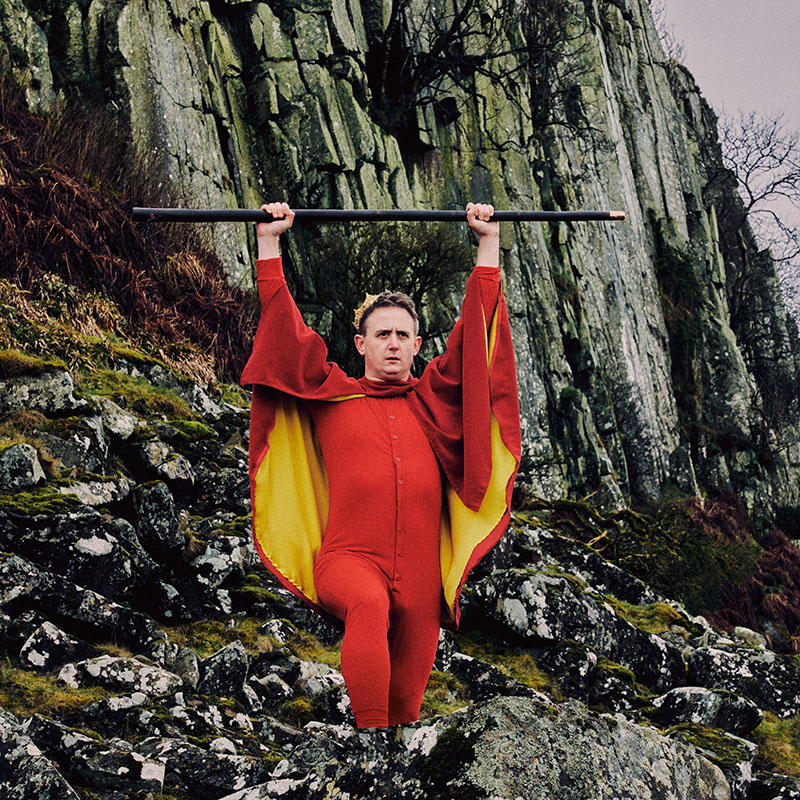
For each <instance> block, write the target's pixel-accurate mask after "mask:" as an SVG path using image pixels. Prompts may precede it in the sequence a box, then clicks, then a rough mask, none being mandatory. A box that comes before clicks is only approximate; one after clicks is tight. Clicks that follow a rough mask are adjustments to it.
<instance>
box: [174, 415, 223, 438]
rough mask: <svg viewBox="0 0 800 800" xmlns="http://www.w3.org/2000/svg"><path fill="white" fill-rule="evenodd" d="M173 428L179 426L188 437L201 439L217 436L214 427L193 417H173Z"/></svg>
mask: <svg viewBox="0 0 800 800" xmlns="http://www.w3.org/2000/svg"><path fill="white" fill-rule="evenodd" d="M170 425H172V427H173V428H177V429H178V430H179V431H180V432H181V433H182V434H183V435H184V436H185V437H186V438H187V439H192V440H195V441H197V440H201V439H210V438H214V437H216V435H217V434H216V433H215V431H214V429H213V428H211V427H209V426H208V425H206V424H204V423H202V422H197V421H196V420H193V419H173V420H171V421H170Z"/></svg>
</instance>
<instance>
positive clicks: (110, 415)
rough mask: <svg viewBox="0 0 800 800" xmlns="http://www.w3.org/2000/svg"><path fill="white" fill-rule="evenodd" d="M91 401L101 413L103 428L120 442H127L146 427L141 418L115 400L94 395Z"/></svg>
mask: <svg viewBox="0 0 800 800" xmlns="http://www.w3.org/2000/svg"><path fill="white" fill-rule="evenodd" d="M91 399H92V402H93V403H94V404H95V405H96V406H97V410H98V411H99V412H100V418H101V419H102V421H103V427H104V428H105V429H106V430H107V431H108V432H109V433H110V434H111V435H112V436H114V437H115V438H116V439H118V440H119V441H122V442H125V441H127V440H128V439H130V438H131V436H133V434H134V432H135V431H137V430H139V429H140V428H144V427H146V424H145V423H144V422H143V421H142V420H140V419H139V417H137V416H136V415H135V414H132V413H131V412H130V411H126V410H125V409H124V408H121V407H120V406H118V405H117V404H116V403H115V402H114V401H113V400H110V399H109V398H107V397H100V396H98V395H93V396H92V398H91Z"/></svg>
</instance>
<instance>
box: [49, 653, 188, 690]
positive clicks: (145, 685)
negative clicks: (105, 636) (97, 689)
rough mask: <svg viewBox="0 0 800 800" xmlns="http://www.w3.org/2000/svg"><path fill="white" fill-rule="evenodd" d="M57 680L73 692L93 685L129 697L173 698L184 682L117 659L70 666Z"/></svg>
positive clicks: (102, 658)
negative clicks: (141, 695) (69, 687)
mask: <svg viewBox="0 0 800 800" xmlns="http://www.w3.org/2000/svg"><path fill="white" fill-rule="evenodd" d="M58 678H59V680H62V681H64V683H66V684H68V685H69V686H72V687H74V688H78V687H79V686H81V685H82V684H84V683H90V684H97V685H100V686H105V687H106V688H107V689H111V690H112V691H117V692H123V693H126V694H131V693H133V692H142V693H143V694H145V695H147V696H148V697H156V696H158V695H162V694H170V693H172V692H177V691H178V690H180V689H181V688H182V687H183V681H182V680H181V678H180V677H179V676H177V675H176V674H175V673H173V672H167V670H164V669H161V668H160V667H151V666H150V665H149V664H144V663H143V662H141V661H138V660H137V659H135V658H121V657H115V656H100V657H98V658H92V659H89V660H87V661H79V662H77V663H75V664H67V665H66V666H64V667H63V668H62V669H61V671H60V672H59V673H58Z"/></svg>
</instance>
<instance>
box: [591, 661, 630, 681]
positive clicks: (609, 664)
mask: <svg viewBox="0 0 800 800" xmlns="http://www.w3.org/2000/svg"><path fill="white" fill-rule="evenodd" d="M597 671H598V672H599V673H603V674H605V675H613V676H614V677H615V678H618V679H619V680H621V681H622V682H623V683H627V684H628V685H629V686H634V685H635V683H636V676H635V675H634V674H633V672H632V671H631V670H629V669H628V668H627V667H623V666H622V664H617V662H616V661H610V660H609V659H607V658H599V659H598V660H597Z"/></svg>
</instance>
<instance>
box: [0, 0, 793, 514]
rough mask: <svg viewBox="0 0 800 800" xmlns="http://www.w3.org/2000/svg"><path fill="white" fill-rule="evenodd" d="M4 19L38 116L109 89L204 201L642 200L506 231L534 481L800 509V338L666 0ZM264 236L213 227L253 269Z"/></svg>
mask: <svg viewBox="0 0 800 800" xmlns="http://www.w3.org/2000/svg"><path fill="white" fill-rule="evenodd" d="M0 9H2V14H0V64H4V65H5V67H6V68H7V69H10V70H11V71H12V72H13V73H14V74H15V75H16V76H18V78H19V79H20V80H21V81H22V82H23V84H24V85H25V87H26V91H27V98H28V102H29V104H30V106H31V107H32V108H35V109H39V110H45V109H47V108H50V107H52V105H53V103H54V102H55V100H56V98H57V97H59V96H66V97H78V98H80V99H81V101H83V102H88V101H89V100H90V99H91V101H92V102H93V103H94V104H99V105H100V106H101V107H103V108H105V109H106V110H107V111H108V112H109V113H110V114H111V115H112V116H113V117H114V118H115V119H116V120H117V121H118V122H119V123H120V124H121V126H122V128H123V129H124V130H125V131H127V132H128V134H129V137H130V140H131V142H132V146H133V147H134V149H135V150H136V152H137V153H138V154H139V157H140V158H146V159H147V163H148V165H149V167H150V169H151V171H152V172H153V173H155V174H159V175H160V176H161V177H160V181H161V183H162V187H163V186H164V185H166V186H168V187H169V188H170V194H171V196H172V197H173V198H178V199H179V200H180V201H183V202H186V203H188V204H192V205H206V206H220V205H221V206H245V207H257V206H258V205H260V203H261V202H262V200H263V198H264V197H265V196H267V195H269V196H275V197H285V198H287V199H288V200H289V201H290V203H291V204H293V205H294V206H296V207H305V206H332V207H364V206H372V207H392V206H410V207H437V206H444V207H463V205H464V202H465V201H466V200H467V199H478V198H481V199H488V200H491V201H492V202H494V204H495V205H496V206H497V207H498V208H509V207H523V208H545V209H562V208H576V207H577V208H592V207H605V208H621V209H623V210H625V211H626V212H627V214H628V220H627V222H626V223H624V224H616V225H602V224H584V225H568V224H561V225H548V226H542V225H525V226H508V227H505V228H504V233H503V243H502V246H503V251H504V258H503V263H504V267H505V272H506V278H507V289H508V295H509V300H510V311H511V314H512V325H513V328H514V335H515V347H516V351H517V357H518V365H519V379H520V390H521V405H522V415H523V435H524V445H525V451H526V461H525V468H526V473H527V475H528V478H529V481H530V482H531V483H532V484H533V485H534V486H535V487H536V490H537V492H538V493H539V494H541V495H544V496H548V497H565V496H569V497H573V498H579V497H584V496H587V495H590V494H593V496H594V497H595V499H596V501H597V502H599V503H601V504H602V505H605V506H606V507H613V506H615V505H622V504H624V499H625V498H628V497H633V498H634V500H635V501H636V502H650V503H652V502H655V501H657V500H658V498H659V497H660V496H661V494H662V493H663V492H669V491H671V490H673V489H674V488H675V487H678V489H679V490H680V491H682V492H686V493H697V492H698V491H699V490H704V489H709V488H715V487H716V488H723V489H728V490H732V491H735V492H737V493H740V494H741V495H742V496H743V497H744V499H745V502H746V504H747V507H748V509H749V510H750V511H751V512H752V513H753V514H754V515H755V516H756V517H757V518H762V517H763V518H765V519H766V520H767V522H769V520H771V519H774V515H775V513H776V511H777V510H778V509H781V508H789V509H791V508H792V507H796V506H797V505H798V503H800V494H799V492H800V490H798V486H800V481H798V469H800V466H798V465H800V456H799V455H798V453H800V449H799V448H798V433H799V432H800V412H799V411H798V397H800V391H798V381H797V376H798V363H799V360H798V359H799V355H800V349H798V342H797V335H796V328H795V326H794V325H793V324H791V323H789V322H787V318H786V314H785V312H784V310H783V303H782V299H781V296H780V291H779V289H778V284H777V281H776V277H775V271H774V268H773V265H772V263H771V261H770V259H769V257H768V256H766V255H765V254H760V253H759V252H758V248H757V247H756V245H755V242H754V240H753V238H752V236H751V235H750V233H749V231H748V229H747V226H746V225H744V224H743V222H742V216H741V205H740V204H739V203H738V201H737V199H736V194H735V186H734V184H733V182H732V180H731V178H730V175H728V173H726V171H725V170H724V169H723V167H722V163H721V159H720V156H719V148H718V145H717V129H716V120H715V117H714V114H713V113H712V112H711V110H710V109H709V108H708V107H707V105H706V104H705V102H704V100H703V98H702V96H701V94H700V91H699V90H698V88H697V87H696V86H695V84H694V81H693V80H692V78H691V76H690V75H689V74H688V73H687V72H686V70H684V69H683V68H682V67H681V66H680V65H679V64H676V63H674V62H673V61H671V60H670V59H668V58H667V57H666V56H665V54H664V52H663V50H662V47H661V44H660V42H659V40H658V36H657V34H656V31H655V29H654V26H653V23H652V19H651V15H650V9H649V5H648V2H647V0H613V2H611V1H609V2H596V1H595V0H548V1H547V2H542V3H538V2H537V3H523V4H522V5H518V4H514V3H512V2H511V1H510V0H491V1H490V2H488V3H483V2H481V3H478V2H477V1H476V0H464V2H463V3H457V4H450V3H448V2H444V1H442V2H438V0H437V2H427V0H426V2H417V0H402V2H395V3H388V2H383V0H381V1H380V2H379V0H274V1H273V0H270V1H269V2H261V3H237V2H210V3H209V2H206V1H205V0H181V2H177V0H125V1H124V2H117V3H106V2H103V0H87V2H75V1H74V0H41V1H39V0H37V2H26V0H2V2H0ZM134 202H135V201H134ZM135 204H137V205H145V203H144V202H143V201H141V200H140V201H139V202H135ZM251 236H252V232H250V231H247V230H246V229H244V228H243V227H241V228H239V227H236V226H235V225H219V226H216V227H214V229H213V231H210V232H209V233H208V237H209V241H210V242H211V244H212V246H213V247H214V248H215V249H216V252H218V254H219V255H220V257H221V258H222V260H223V262H224V263H225V265H226V268H227V270H228V274H229V276H230V280H231V281H232V282H233V283H234V284H236V285H239V284H241V285H245V284H247V283H248V281H249V280H250V279H251V267H252V265H251V259H250V255H249V253H250V247H249V246H250V244H251V239H249V238H248V237H251ZM335 236H336V237H337V238H338V239H341V238H342V231H341V229H337V233H336V234H335ZM320 238H321V234H320V232H319V230H318V229H312V228H310V227H309V228H305V229H302V230H296V231H293V234H292V238H291V242H290V244H289V251H290V253H289V255H290V261H291V264H290V269H291V272H292V274H293V275H294V278H295V283H296V284H297V285H298V286H299V287H301V289H302V294H303V298H302V299H303V300H304V301H305V302H306V305H307V306H308V307H309V309H311V310H313V309H316V311H317V312H318V316H319V317H320V319H321V320H322V321H323V322H325V321H326V320H327V322H328V323H330V312H329V309H328V306H327V304H326V303H327V300H328V296H329V287H330V285H331V280H330V276H329V275H327V276H326V274H325V272H324V270H322V268H321V267H320V264H319V261H320V259H321V258H323V256H322V255H320ZM323 249H324V248H323ZM322 263H323V264H324V259H323V262H322ZM468 267H469V265H468V264H457V265H455V267H454V268H455V269H467V268H468ZM365 282H366V283H368V282H367V281H366V280H365ZM370 288H374V287H370V286H369V285H365V286H361V287H359V291H360V292H363V291H364V290H365V289H370ZM459 296H460V289H459V288H458V287H455V288H454V289H452V290H451V292H449V293H448V292H442V291H440V289H439V287H436V288H435V290H434V289H432V290H431V292H430V293H429V295H428V297H427V300H428V301H429V303H428V306H429V316H431V315H433V316H436V315H438V314H440V313H441V309H440V308H439V306H440V303H439V302H438V301H439V300H442V299H443V300H445V304H444V305H445V310H446V308H448V307H451V306H453V305H455V304H456V303H457V298H458V297H459ZM434 298H435V299H436V300H437V302H436V303H434V302H433V300H434ZM359 302H360V300H359ZM357 304H358V303H355V305H357ZM351 307H352V304H351ZM429 321H430V320H429ZM451 321H452V320H451ZM437 327H446V326H436V325H434V328H437ZM439 344H440V343H438V342H437V341H435V340H434V341H433V342H432V343H431V344H430V347H429V349H428V355H431V354H432V353H433V352H434V351H435V349H436V348H437V347H438V346H439Z"/></svg>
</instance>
